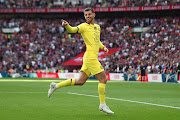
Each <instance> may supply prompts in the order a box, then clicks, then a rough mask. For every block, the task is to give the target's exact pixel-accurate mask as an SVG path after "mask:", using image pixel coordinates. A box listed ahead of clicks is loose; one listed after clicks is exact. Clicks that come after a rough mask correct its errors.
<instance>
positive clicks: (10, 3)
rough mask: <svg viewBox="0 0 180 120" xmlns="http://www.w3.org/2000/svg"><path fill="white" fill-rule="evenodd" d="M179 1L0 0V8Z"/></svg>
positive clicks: (174, 0)
mask: <svg viewBox="0 0 180 120" xmlns="http://www.w3.org/2000/svg"><path fill="white" fill-rule="evenodd" d="M177 4H180V1H179V0H73V1H72V0H0V8H75V7H136V6H159V5H161V6H163V5H177Z"/></svg>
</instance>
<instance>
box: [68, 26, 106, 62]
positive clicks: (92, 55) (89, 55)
mask: <svg viewBox="0 0 180 120" xmlns="http://www.w3.org/2000/svg"><path fill="white" fill-rule="evenodd" d="M66 29H67V30H68V31H69V32H71V33H76V32H77V33H81V35H82V37H83V40H84V42H85V44H86V52H85V54H84V57H83V59H98V53H99V48H101V49H104V45H103V44H102V43H101V41H100V32H101V29H100V26H99V25H98V24H94V25H93V24H88V23H82V24H80V25H78V26H77V27H71V26H70V25H69V24H68V25H66Z"/></svg>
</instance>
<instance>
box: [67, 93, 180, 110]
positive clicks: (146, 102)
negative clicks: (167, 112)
mask: <svg viewBox="0 0 180 120" xmlns="http://www.w3.org/2000/svg"><path fill="white" fill-rule="evenodd" d="M68 94H73V95H81V96H89V97H99V96H95V95H87V94H79V93H72V92H68ZM106 99H111V100H119V101H125V102H132V103H140V104H146V105H153V106H159V107H166V108H174V109H179V110H180V107H174V106H168V105H161V104H153V103H147V102H139V101H133V100H126V99H118V98H110V97H106Z"/></svg>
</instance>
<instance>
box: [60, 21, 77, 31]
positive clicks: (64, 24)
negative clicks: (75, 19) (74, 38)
mask: <svg viewBox="0 0 180 120" xmlns="http://www.w3.org/2000/svg"><path fill="white" fill-rule="evenodd" d="M61 21H62V26H63V27H65V28H66V30H67V31H68V32H70V33H77V31H78V28H77V27H71V26H70V25H69V23H68V22H67V21H65V20H63V19H62V20H61Z"/></svg>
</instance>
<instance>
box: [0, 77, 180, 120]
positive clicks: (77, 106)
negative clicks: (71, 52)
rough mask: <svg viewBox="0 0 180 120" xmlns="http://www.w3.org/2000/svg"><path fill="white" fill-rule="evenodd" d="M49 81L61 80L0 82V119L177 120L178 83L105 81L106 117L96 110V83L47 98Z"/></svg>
mask: <svg viewBox="0 0 180 120" xmlns="http://www.w3.org/2000/svg"><path fill="white" fill-rule="evenodd" d="M52 81H55V82H60V81H61V80H57V79H56V80H55V79H45V80H43V79H22V78H21V79H0V120H180V84H174V83H147V82H127V81H124V82H122V81H121V82H120V81H108V83H107V85H106V97H108V98H107V99H106V103H107V105H108V106H109V107H110V109H111V110H112V111H114V112H115V113H114V115H108V114H105V113H102V112H99V109H98V107H99V98H98V97H97V96H98V81H97V80H88V81H87V82H86V83H85V84H84V85H83V86H72V87H63V88H60V89H58V90H57V91H56V92H55V93H54V94H53V95H52V96H51V98H48V97H47V91H48V89H49V84H50V82H52ZM71 93H74V94H71ZM91 95H92V96H91Z"/></svg>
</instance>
